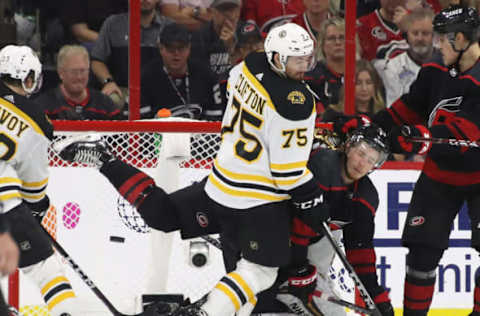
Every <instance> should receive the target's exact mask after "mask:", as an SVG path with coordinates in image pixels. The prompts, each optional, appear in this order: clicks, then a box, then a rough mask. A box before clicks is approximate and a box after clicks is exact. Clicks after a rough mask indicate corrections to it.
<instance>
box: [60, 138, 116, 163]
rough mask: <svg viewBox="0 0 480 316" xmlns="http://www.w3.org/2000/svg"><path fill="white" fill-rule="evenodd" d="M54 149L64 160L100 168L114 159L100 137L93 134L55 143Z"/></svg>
mask: <svg viewBox="0 0 480 316" xmlns="http://www.w3.org/2000/svg"><path fill="white" fill-rule="evenodd" d="M53 149H54V150H55V151H56V152H57V153H58V154H59V156H60V157H61V158H62V159H64V160H67V161H70V162H77V163H82V164H87V165H92V166H96V167H98V168H100V167H101V166H102V165H103V163H105V162H107V161H110V160H112V159H113V156H112V155H111V154H110V153H109V152H108V149H107V145H106V143H105V141H103V140H102V138H101V136H100V135H93V134H91V135H81V136H76V137H69V138H65V139H63V140H60V141H58V142H56V143H54V144H53Z"/></svg>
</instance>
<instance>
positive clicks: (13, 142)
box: [0, 83, 52, 213]
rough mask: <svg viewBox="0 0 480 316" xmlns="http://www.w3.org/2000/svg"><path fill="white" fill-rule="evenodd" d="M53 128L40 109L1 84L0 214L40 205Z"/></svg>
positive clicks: (46, 176) (45, 185)
mask: <svg viewBox="0 0 480 316" xmlns="http://www.w3.org/2000/svg"><path fill="white" fill-rule="evenodd" d="M51 137H52V126H51V124H50V123H49V122H48V120H47V119H46V117H45V115H44V114H43V112H41V110H40V109H39V106H38V105H37V104H35V103H33V102H32V101H30V100H29V99H27V98H25V97H22V96H19V95H16V94H13V93H12V92H11V91H10V90H9V89H8V88H6V87H5V86H3V84H1V83H0V145H1V146H0V212H1V213H5V212H8V211H10V210H11V209H13V208H14V207H16V206H17V205H19V204H20V203H21V202H22V200H25V201H26V202H30V203H36V202H39V201H40V200H41V199H43V198H44V197H45V194H46V187H47V183H48V174H49V173H48V146H49V143H50V139H51Z"/></svg>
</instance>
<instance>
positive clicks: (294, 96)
mask: <svg viewBox="0 0 480 316" xmlns="http://www.w3.org/2000/svg"><path fill="white" fill-rule="evenodd" d="M287 99H288V101H290V102H291V103H292V104H304V103H305V100H306V98H305V95H304V94H303V93H301V92H300V91H292V92H290V93H289V94H288V96H287Z"/></svg>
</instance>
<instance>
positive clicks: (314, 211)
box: [292, 189, 330, 232]
mask: <svg viewBox="0 0 480 316" xmlns="http://www.w3.org/2000/svg"><path fill="white" fill-rule="evenodd" d="M292 203H293V206H294V207H295V209H296V210H297V212H296V214H295V216H297V217H298V218H299V219H300V220H301V221H302V222H304V223H305V224H307V225H308V226H309V227H311V228H312V229H313V230H315V231H316V232H319V231H321V229H320V226H321V225H322V224H323V222H326V221H327V220H328V219H329V218H330V211H329V207H328V204H327V203H326V202H325V201H324V196H323V191H322V190H320V189H319V190H316V191H314V192H312V193H310V194H308V195H305V196H292Z"/></svg>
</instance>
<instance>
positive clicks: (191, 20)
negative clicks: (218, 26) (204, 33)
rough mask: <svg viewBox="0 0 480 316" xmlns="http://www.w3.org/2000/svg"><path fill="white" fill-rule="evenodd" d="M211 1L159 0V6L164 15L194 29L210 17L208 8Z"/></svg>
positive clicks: (198, 27)
mask: <svg viewBox="0 0 480 316" xmlns="http://www.w3.org/2000/svg"><path fill="white" fill-rule="evenodd" d="M212 2H213V0H161V1H160V8H161V12H162V14H163V15H164V16H166V17H169V18H171V19H173V20H175V22H177V23H179V24H183V25H184V26H186V27H187V28H188V29H189V30H191V31H196V30H198V29H200V28H201V27H203V26H204V25H205V23H207V22H210V20H211V19H212V14H211V12H210V10H209V7H210V5H211V4H212Z"/></svg>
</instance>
